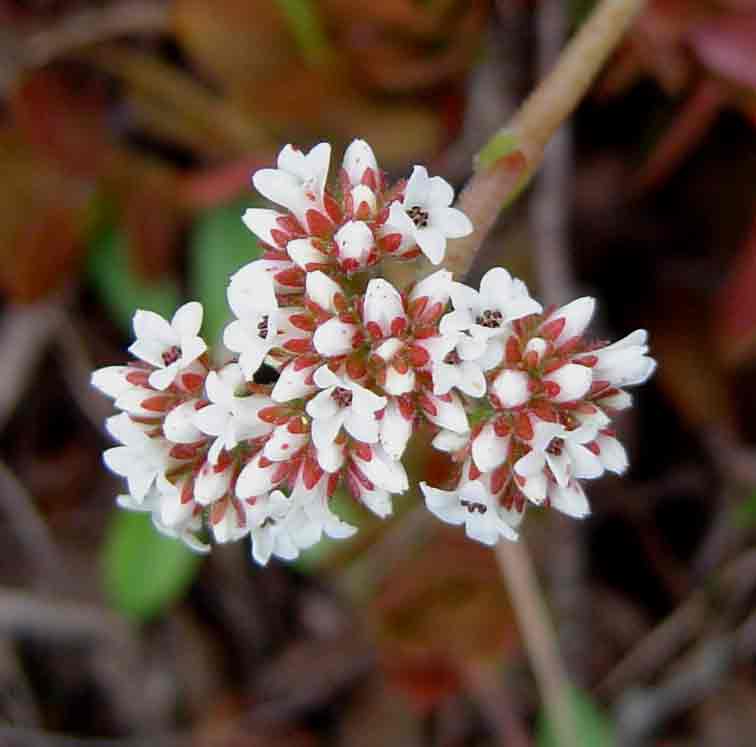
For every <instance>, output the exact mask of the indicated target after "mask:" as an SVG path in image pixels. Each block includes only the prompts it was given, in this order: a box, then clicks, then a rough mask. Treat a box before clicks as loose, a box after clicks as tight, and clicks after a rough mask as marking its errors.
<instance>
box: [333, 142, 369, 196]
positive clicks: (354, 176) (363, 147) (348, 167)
mask: <svg viewBox="0 0 756 747" xmlns="http://www.w3.org/2000/svg"><path fill="white" fill-rule="evenodd" d="M342 168H343V169H344V171H345V172H346V175H347V178H348V179H349V184H351V185H352V186H353V187H354V186H356V185H358V184H362V183H363V177H364V176H365V172H366V171H367V170H368V169H370V170H371V171H372V172H373V174H374V175H375V176H376V177H377V176H378V161H377V160H376V158H375V153H373V149H372V148H371V147H370V146H369V145H368V144H367V143H366V142H365V141H364V140H353V141H352V142H351V143H350V145H349V147H348V148H347V149H346V151H344V160H343V162H342Z"/></svg>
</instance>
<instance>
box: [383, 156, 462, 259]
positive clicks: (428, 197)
mask: <svg viewBox="0 0 756 747" xmlns="http://www.w3.org/2000/svg"><path fill="white" fill-rule="evenodd" d="M453 199H454V190H453V189H452V188H451V185H450V184H449V183H448V182H447V181H445V180H444V179H442V178H441V177H440V176H434V177H429V176H428V172H427V170H426V169H425V167H423V166H415V167H414V169H413V170H412V176H410V178H409V181H408V182H407V186H406V187H405V190H404V202H403V203H400V202H393V203H391V207H390V208H389V217H388V220H387V222H386V226H387V230H389V232H390V228H394V229H396V230H397V231H399V232H400V233H401V234H402V235H403V236H404V237H410V238H411V240H412V242H413V243H416V244H417V245H418V246H419V247H420V251H422V253H423V254H424V255H425V256H426V257H427V258H428V259H429V260H430V261H431V262H432V263H433V264H434V265H438V264H440V263H441V262H442V261H443V259H444V254H445V252H446V240H447V239H458V238H461V237H462V236H467V235H468V234H470V233H472V230H473V225H472V223H471V222H470V219H469V218H468V217H467V216H466V215H465V214H464V213H463V212H462V211H461V210H457V209H456V208H453V207H450V205H451V204H452V200H453Z"/></svg>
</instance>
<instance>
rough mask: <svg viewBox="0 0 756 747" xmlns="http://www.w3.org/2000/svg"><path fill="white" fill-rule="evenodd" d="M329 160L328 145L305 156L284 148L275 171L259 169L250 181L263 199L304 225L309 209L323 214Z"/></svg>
mask: <svg viewBox="0 0 756 747" xmlns="http://www.w3.org/2000/svg"><path fill="white" fill-rule="evenodd" d="M330 160H331V146H330V145H328V143H320V144H319V145H316V146H315V147H314V148H313V149H312V150H311V151H310V152H309V153H306V154H305V153H303V152H302V151H300V150H297V149H296V148H294V147H293V146H291V145H287V146H286V147H285V148H283V150H281V152H280V153H279V154H278V168H277V169H260V170H259V171H256V172H255V174H254V176H253V177H252V181H253V183H254V185H255V188H256V189H257V191H258V192H259V193H260V194H261V195H263V197H267V198H268V199H269V200H270V201H271V202H275V203H276V204H277V205H281V206H283V207H285V208H286V209H287V210H290V211H291V212H292V213H293V214H294V215H295V216H296V217H297V219H298V220H299V222H300V223H301V224H302V225H303V226H306V225H307V212H308V210H311V209H314V210H317V211H320V212H322V211H323V197H324V194H325V183H326V179H327V177H328V165H329V162H330Z"/></svg>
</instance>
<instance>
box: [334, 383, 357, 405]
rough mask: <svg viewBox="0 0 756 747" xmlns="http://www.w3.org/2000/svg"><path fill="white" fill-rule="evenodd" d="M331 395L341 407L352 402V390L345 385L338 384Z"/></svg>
mask: <svg viewBox="0 0 756 747" xmlns="http://www.w3.org/2000/svg"><path fill="white" fill-rule="evenodd" d="M331 397H332V398H333V399H334V400H335V401H336V403H337V404H338V405H339V407H349V405H351V404H352V392H351V391H350V390H349V389H345V388H344V387H343V386H337V387H336V388H335V389H334V390H333V392H331Z"/></svg>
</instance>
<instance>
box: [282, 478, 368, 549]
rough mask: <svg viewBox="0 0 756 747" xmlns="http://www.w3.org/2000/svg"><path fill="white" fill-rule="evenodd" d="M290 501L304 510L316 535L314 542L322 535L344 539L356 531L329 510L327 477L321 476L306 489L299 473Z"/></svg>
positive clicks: (355, 528)
mask: <svg viewBox="0 0 756 747" xmlns="http://www.w3.org/2000/svg"><path fill="white" fill-rule="evenodd" d="M291 500H292V501H294V502H295V503H296V504H298V505H300V506H302V508H303V509H304V512H305V515H306V516H307V518H308V519H309V520H310V522H311V524H312V527H313V531H314V532H316V533H317V538H318V539H317V540H316V541H319V540H320V537H321V535H322V534H325V535H326V536H328V537H330V538H331V539H346V538H347V537H351V536H352V535H353V534H354V533H355V532H356V531H357V527H353V526H352V525H351V524H348V523H347V522H345V521H343V520H342V519H340V518H339V517H338V516H337V515H336V514H335V513H334V512H333V511H332V510H331V507H330V505H329V501H328V475H323V476H322V477H321V478H320V479H319V480H318V481H317V482H316V483H315V485H313V486H312V487H310V488H308V487H307V486H306V485H305V482H304V479H303V477H302V475H301V473H300V475H299V476H298V477H297V481H296V483H295V484H294V489H293V490H292V492H291Z"/></svg>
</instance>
